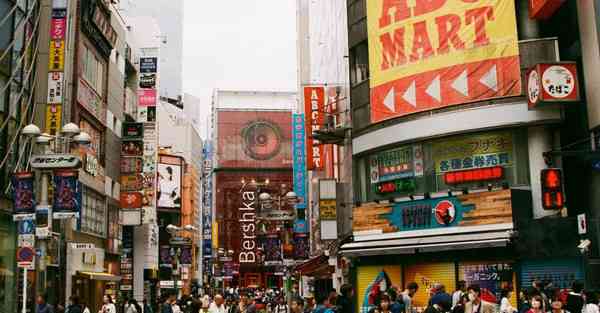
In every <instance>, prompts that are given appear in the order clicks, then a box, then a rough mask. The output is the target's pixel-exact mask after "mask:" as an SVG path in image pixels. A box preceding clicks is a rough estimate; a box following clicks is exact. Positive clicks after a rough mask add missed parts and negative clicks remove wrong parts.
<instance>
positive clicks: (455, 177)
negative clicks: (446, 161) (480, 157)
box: [444, 166, 504, 185]
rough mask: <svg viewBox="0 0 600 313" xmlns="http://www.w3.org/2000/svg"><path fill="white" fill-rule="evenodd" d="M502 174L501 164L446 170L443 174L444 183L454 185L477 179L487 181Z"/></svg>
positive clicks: (499, 177) (476, 180)
mask: <svg viewBox="0 0 600 313" xmlns="http://www.w3.org/2000/svg"><path fill="white" fill-rule="evenodd" d="M503 175H504V168H503V167H501V166H496V167H487V168H477V169H472V170H465V171H455V172H448V173H445V174H444V181H445V182H446V185H456V184H464V183H472V182H478V181H488V180H496V179H501V178H502V176H503Z"/></svg>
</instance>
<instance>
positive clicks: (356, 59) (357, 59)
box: [350, 41, 369, 86]
mask: <svg viewBox="0 0 600 313" xmlns="http://www.w3.org/2000/svg"><path fill="white" fill-rule="evenodd" d="M367 79H369V47H368V45H367V42H366V41H364V42H362V43H360V44H358V45H357V46H356V47H354V48H352V49H351V50H350V83H351V84H352V86H354V85H358V84H360V83H362V82H363V81H365V80H367Z"/></svg>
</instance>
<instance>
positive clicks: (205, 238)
mask: <svg viewBox="0 0 600 313" xmlns="http://www.w3.org/2000/svg"><path fill="white" fill-rule="evenodd" d="M202 154H203V158H204V169H203V170H204V181H203V183H204V195H203V202H204V208H203V210H204V211H203V212H202V255H203V257H204V258H205V259H210V258H211V257H212V157H213V146H212V142H210V141H206V143H205V145H204V149H203V150H202Z"/></svg>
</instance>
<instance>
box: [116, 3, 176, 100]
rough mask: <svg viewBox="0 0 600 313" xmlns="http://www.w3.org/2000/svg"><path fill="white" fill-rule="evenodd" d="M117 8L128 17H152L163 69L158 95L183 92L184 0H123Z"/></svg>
mask: <svg viewBox="0 0 600 313" xmlns="http://www.w3.org/2000/svg"><path fill="white" fill-rule="evenodd" d="M119 6H120V12H121V13H122V14H123V15H124V16H127V17H130V18H133V17H152V18H154V19H155V20H156V21H157V23H158V26H159V28H160V34H156V35H155V36H156V38H157V39H158V40H159V42H160V51H161V56H160V62H159V66H160V68H161V71H162V72H163V74H162V75H161V76H162V82H161V86H160V96H161V97H167V98H173V99H177V98H178V97H182V96H183V91H182V75H181V73H182V71H183V9H184V5H183V0H175V1H170V0H124V1H120V3H119Z"/></svg>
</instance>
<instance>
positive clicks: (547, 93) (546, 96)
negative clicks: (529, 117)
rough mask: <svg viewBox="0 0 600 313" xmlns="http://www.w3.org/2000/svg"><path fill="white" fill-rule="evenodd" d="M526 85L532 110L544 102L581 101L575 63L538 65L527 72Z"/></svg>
mask: <svg viewBox="0 0 600 313" xmlns="http://www.w3.org/2000/svg"><path fill="white" fill-rule="evenodd" d="M526 83H527V88H526V89H527V103H528V104H529V108H530V109H532V108H535V107H536V106H537V105H539V104H542V103H544V102H574V101H579V84H578V80H577V64H576V63H575V62H561V63H543V64H538V65H536V66H535V67H533V68H532V69H531V70H529V72H527V81H526Z"/></svg>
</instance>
